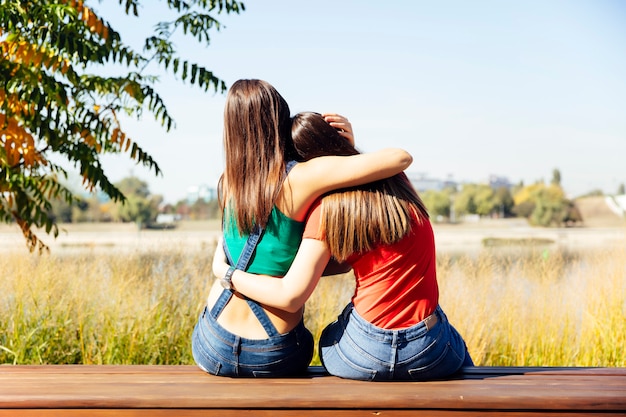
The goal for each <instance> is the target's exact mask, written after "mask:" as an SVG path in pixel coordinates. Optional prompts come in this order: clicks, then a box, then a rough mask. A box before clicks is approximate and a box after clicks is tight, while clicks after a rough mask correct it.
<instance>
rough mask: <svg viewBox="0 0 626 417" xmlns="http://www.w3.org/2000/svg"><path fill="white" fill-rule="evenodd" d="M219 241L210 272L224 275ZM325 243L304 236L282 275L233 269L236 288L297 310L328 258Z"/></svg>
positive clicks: (248, 294) (286, 309)
mask: <svg viewBox="0 0 626 417" xmlns="http://www.w3.org/2000/svg"><path fill="white" fill-rule="evenodd" d="M225 258H226V257H225V255H224V251H223V249H222V246H221V241H220V243H219V245H218V248H217V249H216V251H215V255H214V257H213V273H214V274H215V275H216V276H217V277H220V278H221V277H223V276H224V275H225V274H226V271H227V270H228V264H227V263H226V262H225ZM329 259H330V252H329V251H328V248H327V247H326V244H325V243H324V242H322V241H319V240H315V239H303V240H302V243H301V244H300V248H299V249H298V253H297V254H296V257H295V259H294V261H293V263H292V264H291V267H290V268H289V271H288V272H287V274H286V275H285V276H284V277H283V278H276V277H271V276H267V275H256V274H250V273H247V272H244V271H241V270H236V271H235V272H234V273H233V276H232V283H233V287H234V289H235V290H236V291H237V292H240V293H241V294H243V295H245V296H247V297H249V298H251V299H253V300H255V301H258V302H260V303H261V304H265V305H268V306H271V307H275V308H279V309H281V310H285V311H288V312H296V311H298V310H299V309H300V308H301V307H302V306H303V305H304V303H305V302H306V300H307V299H308V298H309V297H310V296H311V294H312V293H313V290H314V289H315V286H316V285H317V283H318V281H319V279H320V277H321V276H322V273H323V272H324V268H325V267H326V264H328V260H329Z"/></svg>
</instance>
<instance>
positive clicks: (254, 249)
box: [192, 79, 412, 377]
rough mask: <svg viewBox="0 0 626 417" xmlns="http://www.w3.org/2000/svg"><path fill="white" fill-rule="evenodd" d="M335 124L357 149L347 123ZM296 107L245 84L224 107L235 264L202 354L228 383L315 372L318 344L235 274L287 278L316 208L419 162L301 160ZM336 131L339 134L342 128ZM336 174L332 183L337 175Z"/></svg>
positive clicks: (229, 233) (226, 201)
mask: <svg viewBox="0 0 626 417" xmlns="http://www.w3.org/2000/svg"><path fill="white" fill-rule="evenodd" d="M326 120H327V121H325V123H330V124H329V125H333V126H335V127H336V128H337V129H340V130H341V131H342V132H341V138H342V140H344V141H346V142H349V141H350V142H351V141H353V134H352V126H351V124H350V122H349V121H348V120H347V119H345V118H344V117H342V116H339V115H335V114H328V115H326ZM290 129H291V117H290V111H289V106H288V105H287V102H286V101H285V100H284V99H283V97H282V96H281V95H280V94H279V93H278V91H276V89H275V88H274V87H273V86H272V85H270V84H269V83H267V82H265V81H262V80H254V79H252V80H238V81H237V82H235V83H234V84H233V85H232V86H231V88H230V89H229V91H228V94H227V97H226V105H225V109H224V152H225V159H226V161H225V170H224V173H223V175H222V177H221V179H220V187H219V191H220V203H221V205H222V208H223V216H224V219H223V246H222V245H221V244H220V246H219V249H220V251H221V252H222V253H224V252H225V253H227V254H228V255H229V257H230V265H228V268H227V271H225V273H224V274H223V275H222V277H224V278H223V279H221V280H218V281H216V282H214V284H213V285H212V287H211V289H210V292H209V295H208V298H207V306H206V308H205V309H204V311H203V312H202V313H201V315H200V317H199V319H198V322H197V324H196V326H195V328H194V332H193V335H192V352H193V356H194V359H195V361H196V363H197V364H198V366H199V367H200V368H202V369H203V370H204V371H206V372H208V373H211V374H214V375H222V376H235V377H236V376H242V377H247V376H284V375H294V374H298V373H302V372H304V371H306V368H307V366H308V365H309V362H310V360H311V357H312V354H313V338H312V336H311V334H310V332H309V331H308V330H307V329H306V328H305V327H304V324H303V321H302V316H303V314H302V310H303V306H300V307H299V308H296V309H293V310H286V309H281V308H276V307H273V306H270V305H265V304H259V303H256V302H253V301H251V300H248V299H246V298H245V297H243V296H242V295H241V294H239V293H237V292H234V291H233V290H232V288H231V284H230V276H231V275H232V273H233V272H234V270H235V268H239V269H240V270H247V271H250V272H252V273H258V274H266V275H277V276H282V275H284V274H285V273H286V272H287V270H288V268H289V266H290V265H291V263H292V261H293V259H294V258H295V255H296V251H297V250H298V246H299V244H300V241H301V240H302V232H303V230H304V220H305V218H306V214H307V213H308V211H309V208H310V206H311V204H313V202H314V201H315V200H316V199H317V198H318V197H319V196H321V195H322V194H324V193H327V192H329V191H332V190H333V189H336V188H343V187H350V186H354V185H358V184H363V183H367V182H370V181H375V180H378V179H381V178H385V177H389V176H392V175H395V174H396V173H398V172H402V171H403V170H404V169H405V168H406V167H408V166H409V165H410V163H411V162H412V158H411V156H410V155H409V154H408V153H407V152H405V151H403V150H401V149H392V148H389V149H383V150H380V151H377V152H372V153H369V154H361V155H352V156H325V157H320V158H314V159H310V160H308V161H306V162H298V161H300V158H299V157H298V154H297V153H296V151H295V148H294V147H293V142H292V140H291V134H290ZM333 131H334V132H335V130H334V129H333ZM329 174H331V175H329Z"/></svg>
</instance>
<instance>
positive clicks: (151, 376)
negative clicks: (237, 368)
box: [0, 365, 626, 417]
mask: <svg viewBox="0 0 626 417" xmlns="http://www.w3.org/2000/svg"><path fill="white" fill-rule="evenodd" d="M607 414H612V415H626V368H515V367H511V368H499V367H476V368H466V369H464V370H463V372H462V373H461V374H459V375H458V376H455V378H454V379H450V380H445V381H432V382H361V381H349V380H343V379H340V378H336V377H332V376H328V375H326V374H325V373H324V371H323V368H319V367H312V368H310V370H309V375H307V376H306V377H302V378H280V379H233V378H224V377H216V376H210V375H207V374H205V373H204V372H202V371H200V370H199V369H198V368H196V367H195V366H144V365H132V366H114V365H102V366H98V365H94V366H91V365H42V366H30V365H18V366H12V365H3V366H0V416H1V417H4V416H11V417H24V416H33V417H34V416H37V417H49V416H67V417H75V416H96V417H103V416H116V417H117V416H134V417H139V416H156V417H160V416H177V417H192V416H225V417H228V416H237V417H241V416H279V417H282V416H320V417H322V416H323V417H335V416H339V417H342V416H402V417H407V416H435V417H440V416H461V415H463V416H496V415H508V416H528V415H535V416H537V415H548V416H581V415H602V416H604V415H607Z"/></svg>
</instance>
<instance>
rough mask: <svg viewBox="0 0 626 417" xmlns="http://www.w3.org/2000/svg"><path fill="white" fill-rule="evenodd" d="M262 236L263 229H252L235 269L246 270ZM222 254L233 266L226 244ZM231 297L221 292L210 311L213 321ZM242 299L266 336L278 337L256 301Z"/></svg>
mask: <svg viewBox="0 0 626 417" xmlns="http://www.w3.org/2000/svg"><path fill="white" fill-rule="evenodd" d="M262 234H263V229H261V228H260V227H258V226H257V227H255V228H254V230H253V231H252V233H251V234H250V236H249V237H248V240H247V242H246V245H245V246H244V248H243V251H242V252H241V256H239V260H238V261H237V265H236V266H235V268H236V269H240V270H242V271H245V270H246V269H247V268H248V264H249V263H250V258H252V254H253V253H254V250H255V249H256V245H257V243H258V242H259V240H260V239H261V236H262ZM224 252H225V253H226V257H227V258H228V263H229V264H230V265H234V261H233V258H232V257H231V255H230V253H229V252H228V249H227V247H226V242H224ZM232 296H233V291H232V290H227V289H224V290H223V291H222V293H221V294H220V296H219V298H218V300H217V302H216V303H215V305H214V306H213V308H212V309H211V315H212V316H213V317H215V319H217V317H218V316H219V315H220V313H221V312H222V310H223V309H224V307H226V304H228V301H230V299H231V297H232ZM244 298H245V299H246V302H247V303H248V306H250V309H251V310H252V312H253V313H254V315H255V316H256V318H257V319H258V320H259V323H261V325H262V326H263V329H264V330H265V332H266V333H267V335H268V336H269V337H273V336H278V335H279V334H280V333H278V330H276V327H275V326H274V323H272V321H271V320H270V318H269V317H268V316H267V313H266V312H265V310H263V308H262V307H261V305H260V304H259V303H257V302H256V301H254V300H251V299H249V298H248V297H245V296H244Z"/></svg>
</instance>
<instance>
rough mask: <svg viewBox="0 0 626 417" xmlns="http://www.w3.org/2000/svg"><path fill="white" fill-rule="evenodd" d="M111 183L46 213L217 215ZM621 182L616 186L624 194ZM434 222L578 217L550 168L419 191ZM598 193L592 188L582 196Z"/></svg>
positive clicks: (200, 203) (142, 223) (130, 218)
mask: <svg viewBox="0 0 626 417" xmlns="http://www.w3.org/2000/svg"><path fill="white" fill-rule="evenodd" d="M115 186H116V187H117V188H118V189H119V190H120V191H122V192H123V193H124V195H125V196H126V201H125V202H124V203H122V202H115V201H113V200H110V199H106V198H104V199H103V198H102V196H101V195H99V194H92V195H90V196H88V197H86V198H82V199H78V200H77V201H75V202H73V203H72V204H69V203H67V202H65V201H62V200H56V201H55V202H54V203H53V204H52V207H51V209H50V213H49V215H50V216H51V217H52V218H54V219H55V220H56V221H57V222H59V223H80V222H134V223H136V224H137V226H138V227H139V228H154V227H159V224H158V223H157V218H158V216H159V214H171V215H176V216H177V218H181V219H184V220H209V219H217V218H219V217H220V214H221V213H220V209H219V204H218V202H217V200H215V199H213V200H209V201H205V200H203V199H197V200H196V201H194V202H189V201H187V200H181V201H179V202H177V203H175V204H163V198H162V197H161V196H160V195H154V194H151V193H150V190H149V188H148V183H147V182H145V181H143V180H141V179H139V178H137V177H134V176H131V177H127V178H124V179H123V180H121V181H120V182H118V183H116V184H115ZM624 191H625V190H624V184H621V185H620V186H619V188H618V190H617V193H618V194H624ZM420 195H421V197H422V199H423V200H424V203H425V204H426V207H427V208H428V210H429V213H430V215H431V218H432V219H433V221H435V222H447V223H457V222H462V221H463V220H464V219H466V218H467V217H468V216H474V217H479V218H512V217H519V218H525V219H527V220H528V222H529V223H530V224H531V225H534V226H543V227H562V226H574V225H577V224H579V223H580V222H581V221H582V218H581V215H580V213H579V211H578V210H577V208H576V205H575V204H574V201H573V200H570V199H568V198H566V196H565V192H564V191H563V188H562V187H561V173H560V172H559V170H558V169H555V170H554V171H553V174H552V179H551V181H550V182H549V183H547V184H546V183H545V182H544V181H537V182H535V183H534V184H530V185H524V184H523V183H519V184H518V185H515V186H513V187H504V186H501V187H498V188H493V187H491V186H490V185H488V184H464V185H462V186H461V187H459V188H456V187H448V188H444V189H442V190H439V191H437V190H427V191H424V192H422V193H420ZM591 195H603V193H602V191H600V190H596V191H591V192H590V193H588V194H587V195H586V196H591Z"/></svg>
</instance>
